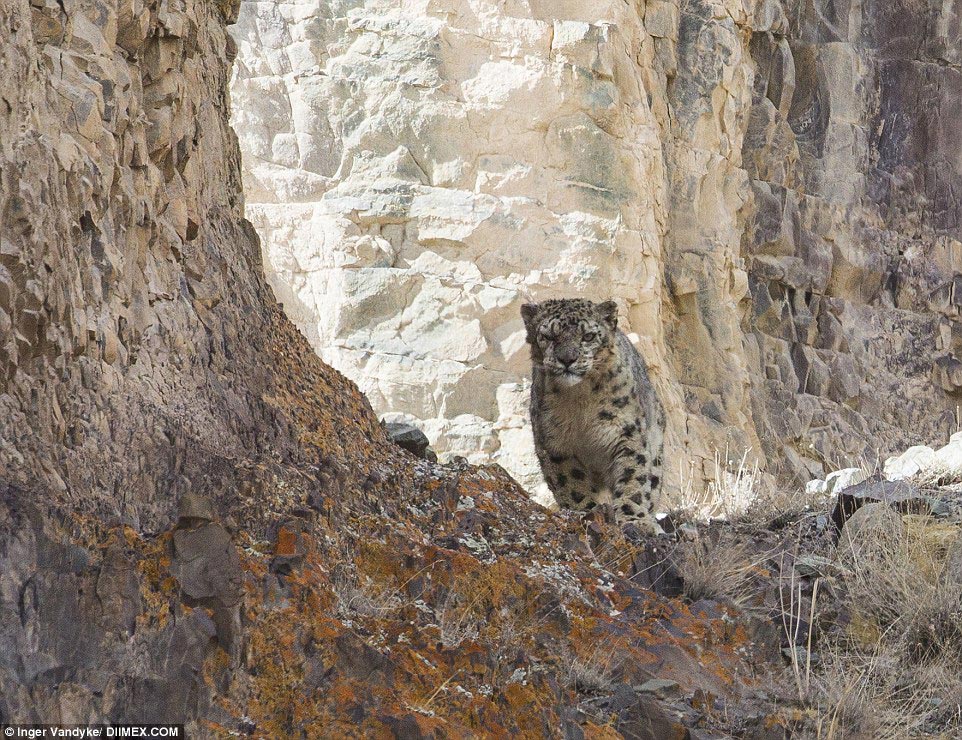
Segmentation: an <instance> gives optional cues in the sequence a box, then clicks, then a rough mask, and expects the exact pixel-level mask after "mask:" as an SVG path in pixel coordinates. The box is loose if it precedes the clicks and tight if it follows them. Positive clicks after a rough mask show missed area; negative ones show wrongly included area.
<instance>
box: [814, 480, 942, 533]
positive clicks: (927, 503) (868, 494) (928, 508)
mask: <svg viewBox="0 0 962 740" xmlns="http://www.w3.org/2000/svg"><path fill="white" fill-rule="evenodd" d="M875 503H881V504H885V505H887V506H893V507H895V508H897V509H898V510H899V511H900V512H902V513H905V514H909V513H916V514H917V513H933V514H937V513H939V511H940V510H941V508H940V505H939V503H938V501H937V500H936V499H933V498H931V497H928V496H925V495H923V494H922V493H921V492H920V491H919V489H918V488H916V487H915V486H914V485H912V484H911V483H909V482H908V481H887V480H869V481H863V482H862V483H858V484H856V485H854V486H851V487H849V488H846V489H844V490H843V491H842V492H841V493H839V495H838V499H837V500H836V503H835V507H834V508H833V509H832V522H834V524H835V527H836V529H838V530H839V531H841V530H842V527H844V526H845V523H846V522H847V521H848V519H849V518H850V517H851V516H852V515H853V514H855V512H856V511H858V510H859V509H860V508H861V507H862V506H864V505H866V504H875Z"/></svg>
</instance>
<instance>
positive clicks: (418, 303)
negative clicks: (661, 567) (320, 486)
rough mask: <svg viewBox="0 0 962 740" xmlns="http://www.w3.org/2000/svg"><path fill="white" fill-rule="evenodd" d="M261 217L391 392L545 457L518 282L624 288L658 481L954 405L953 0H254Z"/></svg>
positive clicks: (248, 137) (831, 449)
mask: <svg viewBox="0 0 962 740" xmlns="http://www.w3.org/2000/svg"><path fill="white" fill-rule="evenodd" d="M234 33H235V36H236V38H237V40H238V47H239V50H240V52H239V58H238V65H237V73H236V78H235V82H234V85H233V88H232V94H233V99H234V105H235V112H234V119H233V120H234V124H235V126H236V128H237V130H238V133H239V136H240V141H241V147H242V151H243V154H244V183H245V186H246V191H247V198H248V205H247V214H248V216H249V217H250V219H251V220H252V221H253V223H254V224H255V226H256V227H257V229H258V231H259V232H260V234H261V236H262V239H263V248H264V254H265V264H266V266H267V271H268V275H269V278H270V280H271V283H272V285H273V286H274V288H275V290H276V292H277V295H278V297H279V299H280V300H281V301H282V302H283V304H284V306H285V309H286V311H287V312H288V314H289V315H290V316H291V317H292V318H293V320H294V321H295V323H297V325H298V326H299V327H300V328H301V330H302V331H304V333H305V334H306V335H307V336H308V338H309V339H310V340H311V342H312V344H313V345H314V347H315V348H316V349H317V350H318V352H319V353H320V354H321V355H322V356H323V357H324V358H325V359H326V360H328V361H329V362H331V363H332V364H333V365H334V366H335V367H338V368H339V369H341V370H342V371H344V372H345V373H346V374H348V375H349V376H350V377H351V378H353V379H354V380H356V381H357V382H358V383H359V384H360V386H361V388H362V389H363V390H364V391H365V393H366V394H367V395H368V397H369V398H370V399H371V402H372V404H373V405H374V408H375V409H376V410H377V411H378V412H379V413H388V412H390V413H393V414H396V415H404V416H406V417H409V418H412V419H416V420H419V423H420V424H421V425H422V426H423V427H424V428H425V429H426V431H427V432H428V435H429V436H430V437H431V438H432V442H433V443H434V444H435V446H436V447H437V448H438V449H439V450H440V451H442V452H443V451H447V452H449V453H458V454H462V455H466V456H468V458H469V459H471V460H475V461H488V460H496V461H498V462H500V463H501V464H503V465H504V466H505V467H506V468H507V469H508V470H509V471H511V472H512V473H513V474H514V475H515V476H516V477H518V479H519V480H521V481H522V482H524V483H525V484H526V485H527V486H528V487H529V488H534V487H535V486H536V485H537V482H538V475H537V470H536V465H535V463H534V460H533V457H532V454H531V452H532V450H531V439H530V432H529V430H528V429H527V428H526V423H525V401H526V393H527V391H526V386H525V379H524V378H525V374H526V372H527V352H526V349H525V348H524V346H523V334H522V331H521V324H520V320H519V317H518V307H519V305H520V304H521V303H522V302H523V301H524V300H526V299H530V298H535V299H541V298H546V297H555V296H571V295H585V296H588V297H595V298H599V297H603V296H613V297H614V298H615V299H616V300H617V301H618V302H619V304H620V306H621V309H622V311H621V313H622V319H623V328H625V329H626V330H629V331H630V332H632V333H634V334H635V335H637V341H638V345H639V347H640V349H641V350H642V351H643V353H644V355H645V356H646V358H647V359H648V361H649V364H650V366H651V367H652V372H653V375H654V377H655V380H656V382H657V383H658V386H659V389H660V391H661V395H662V397H663V399H664V400H665V404H666V406H667V408H668V412H669V423H670V430H669V432H670V433H669V440H668V444H669V449H670V450H672V454H670V455H669V459H673V460H675V464H674V465H673V466H671V470H670V478H669V484H670V485H671V486H674V487H676V488H677V487H678V486H679V485H687V484H688V483H689V482H691V481H694V482H695V484H696V485H697V484H699V483H700V482H702V481H703V480H705V479H710V478H712V477H714V475H715V471H714V469H713V468H714V465H713V459H714V457H715V452H716V451H718V452H720V453H721V454H722V455H726V454H728V455H733V456H735V457H738V456H740V455H741V454H742V453H744V452H745V451H750V457H755V458H757V459H758V460H759V461H760V463H761V464H762V465H763V466H765V467H766V468H767V470H768V471H770V472H772V473H777V474H781V475H782V476H783V477H784V478H785V479H789V480H799V479H807V478H808V477H813V476H816V477H820V476H821V475H822V474H823V473H824V472H827V471H828V470H832V469H835V468H838V467H844V466H845V464H849V465H850V464H853V463H854V464H868V466H869V467H871V465H872V464H873V463H874V462H875V461H876V459H877V458H878V456H879V454H880V453H881V454H882V455H883V456H884V455H885V454H887V453H890V452H892V451H896V450H899V449H901V448H902V447H904V446H905V445H906V444H912V443H917V442H919V441H923V442H931V441H938V440H940V439H942V438H944V437H945V436H947V433H948V432H949V431H951V430H952V429H954V428H955V426H956V422H955V420H954V417H955V416H956V408H957V404H958V401H959V388H960V387H962V371H960V369H959V368H960V365H959V362H960V360H959V358H960V356H962V347H960V344H959V343H960V336H962V334H960V325H959V323H958V303H959V299H958V298H957V296H956V283H957V281H958V279H959V278H958V276H959V274H960V268H962V252H960V250H962V244H960V242H959V231H960V218H959V209H958V203H957V201H958V192H959V183H960V179H959V178H960V174H962V162H960V160H959V157H958V146H957V142H958V140H959V132H958V130H957V128H958V124H957V121H958V119H959V115H958V113H959V111H958V110H957V108H958V106H959V100H960V95H959V94H958V93H959V92H960V91H959V86H960V84H962V81H960V73H959V66H958V64H959V53H960V46H959V22H958V8H957V4H956V3H948V4H944V3H943V4H932V3H929V4H926V3H919V2H911V1H910V0H899V1H898V2H895V3H891V2H881V1H876V0H866V1H865V2H847V1H844V0H843V2H834V1H831V2H830V1H824V2H823V1H822V0H815V1H814V2H801V1H796V0H725V2H709V1H708V0H685V1H684V2H682V1H681V0H667V1H664V2H663V1H662V0H649V1H648V2H640V3H621V2H601V3H586V2H581V3H579V2H554V3H544V2H517V3H508V4H504V3H500V2H474V3H462V2H457V1H456V0H450V1H448V0H438V1H437V2H430V3H392V2H380V1H374V0H372V1H371V2H359V3H323V2H306V3H293V4H277V3H263V2H244V3H242V9H241V15H240V20H239V23H238V25H237V27H236V30H235V32H234Z"/></svg>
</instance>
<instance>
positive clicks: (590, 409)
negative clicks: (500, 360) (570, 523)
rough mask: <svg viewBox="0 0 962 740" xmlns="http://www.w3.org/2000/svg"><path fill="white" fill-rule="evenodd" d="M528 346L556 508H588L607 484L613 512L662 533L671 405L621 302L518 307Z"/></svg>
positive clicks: (538, 432)
mask: <svg viewBox="0 0 962 740" xmlns="http://www.w3.org/2000/svg"><path fill="white" fill-rule="evenodd" d="M521 317H522V318H523V319H524V325H525V329H526V331H527V341H528V344H530V345H531V362H532V378H531V426H532V429H533V432H534V441H535V452H536V453H537V456H538V461H539V462H540V463H541V470H542V472H543V473H544V477H545V481H546V482H547V484H548V487H549V488H550V489H551V492H552V493H553V494H554V497H555V500H556V501H557V502H558V506H559V507H561V508H566V509H575V510H578V511H588V510H590V509H592V508H594V506H595V505H596V504H597V503H598V502H599V497H600V496H601V495H602V494H603V493H604V492H605V491H608V492H610V494H611V501H612V505H613V508H614V510H615V515H616V517H617V518H618V519H619V520H620V521H631V522H634V523H636V524H637V525H638V526H639V527H640V528H642V529H644V530H646V531H649V532H656V533H657V532H660V531H661V528H660V527H659V525H658V524H657V522H656V520H655V518H654V514H653V503H654V498H655V497H656V496H657V495H658V492H659V490H660V488H661V481H662V453H663V448H664V430H665V412H664V408H663V407H662V404H661V401H660V400H659V398H658V394H657V393H656V392H655V389H654V387H653V386H652V384H651V380H650V378H649V376H648V370H647V368H646V367H645V363H644V361H643V360H642V359H641V356H640V355H639V354H638V351H637V350H636V349H635V348H634V346H633V345H632V343H631V341H630V340H629V339H628V337H626V336H625V335H624V334H623V333H622V332H621V331H619V329H618V307H617V304H616V303H615V302H614V301H611V300H609V301H604V302H603V303H594V302H592V301H588V300H583V299H563V300H549V301H544V302H543V303H527V304H525V305H523V306H522V307H521Z"/></svg>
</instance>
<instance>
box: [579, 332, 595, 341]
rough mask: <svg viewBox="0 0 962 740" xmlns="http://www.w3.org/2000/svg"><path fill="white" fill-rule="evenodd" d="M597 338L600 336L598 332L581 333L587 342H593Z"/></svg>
mask: <svg viewBox="0 0 962 740" xmlns="http://www.w3.org/2000/svg"><path fill="white" fill-rule="evenodd" d="M597 338H598V333H597V332H593V331H586V332H585V333H584V334H582V335H581V339H582V341H585V342H593V341H595V340H596V339H597Z"/></svg>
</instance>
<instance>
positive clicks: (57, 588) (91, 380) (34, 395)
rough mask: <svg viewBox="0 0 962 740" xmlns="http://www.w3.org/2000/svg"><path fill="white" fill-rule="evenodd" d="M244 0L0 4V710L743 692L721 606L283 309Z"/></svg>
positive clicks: (135, 712) (193, 709) (414, 725)
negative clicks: (399, 399) (235, 118)
mask: <svg viewBox="0 0 962 740" xmlns="http://www.w3.org/2000/svg"><path fill="white" fill-rule="evenodd" d="M237 10H238V7H237V5H236V4H234V3H230V2H223V3H216V2H206V1H204V0H196V1H194V0H180V1H178V0H147V1H146V2H142V1H141V0H119V1H118V2H102V1H101V0H63V1H62V2H56V1H55V0H50V1H49V2H44V1H43V0H34V2H28V0H2V2H0V28H3V29H4V43H3V44H2V46H0V218H2V229H0V724H4V723H8V722H19V723H33V722H62V723H88V722H118V721H146V722H183V723H186V724H187V727H188V732H189V733H190V736H191V737H218V736H225V735H228V734H231V735H237V734H247V735H253V736H256V737H272V738H273V737H284V736H299V737H304V736H307V737H318V736H328V737H331V736H334V737H337V736H358V735H361V736H372V735H375V736H395V737H419V736H420V737H442V736H444V737H466V736H470V735H475V734H478V733H483V732H487V733H489V734H490V735H492V736H505V735H506V734H518V735H521V736H523V735H527V736H532V737H533V736H541V735H544V734H552V733H555V734H556V733H560V732H563V733H565V735H566V736H569V737H584V736H591V737H615V736H618V735H619V734H620V735H625V734H627V735H631V736H636V737H667V736H675V735H677V736H679V737H680V736H687V735H685V733H687V732H688V730H687V729H686V727H696V726H702V727H709V726H714V725H717V724H718V723H719V722H721V721H722V720H721V719H717V718H714V717H715V716H716V715H717V717H719V718H720V717H721V716H722V715H721V714H719V712H720V711H721V710H720V709H718V708H717V707H721V706H722V704H725V705H726V706H728V705H729V704H730V705H731V706H735V705H736V704H737V705H739V706H741V704H742V703H744V702H751V701H752V700H753V698H754V696H755V693H754V692H755V691H756V689H755V688H754V686H755V684H756V682H757V681H760V680H764V679H765V677H766V676H768V674H769V672H770V671H771V670H773V669H776V668H777V665H776V664H775V663H773V662H772V661H771V658H770V655H768V654H767V653H765V652H764V651H761V650H760V651H759V652H758V654H756V650H755V648H754V647H752V646H751V645H750V644H749V643H748V633H746V631H745V629H744V627H742V626H739V625H737V624H735V623H734V622H733V616H732V615H733V614H734V613H735V612H734V611H733V610H732V609H731V608H728V607H724V606H719V605H718V604H715V603H714V602H705V603H701V604H696V605H686V604H684V603H682V602H680V601H678V600H672V599H669V598H666V597H664V596H658V595H656V594H655V593H653V592H652V591H648V590H645V589H643V588H642V587H641V586H640V585H639V583H638V582H636V581H633V580H631V576H632V574H635V577H636V580H638V579H640V578H641V576H640V574H642V573H645V572H647V571H648V570H650V567H654V566H657V565H658V562H659V561H660V559H661V558H660V557H658V556H657V551H651V550H649V549H647V548H646V547H645V546H644V543H642V542H639V541H638V540H637V538H633V539H626V535H624V534H622V533H620V532H619V531H617V530H616V529H612V528H611V527H609V526H607V525H606V524H605V523H604V521H603V520H602V519H601V518H598V519H597V520H595V521H590V522H587V523H582V522H580V521H579V520H577V519H576V518H571V517H567V516H564V515H555V514H548V513H547V512H546V511H544V510H543V509H540V508H539V507H537V506H536V505H535V504H532V503H531V502H530V501H529V500H528V499H527V496H526V495H525V494H524V493H523V492H522V491H521V490H520V489H519V488H518V487H517V486H516V484H514V483H513V481H511V480H510V479H508V478H507V477H506V476H505V475H504V474H503V472H500V471H499V470H498V469H496V468H494V469H491V470H477V469H472V468H468V467H459V466H453V467H442V466H439V465H436V464H432V463H428V462H426V461H419V460H417V459H415V458H414V457H412V456H410V455H409V454H408V453H407V452H404V451H403V450H401V449H400V448H397V447H393V446H392V445H390V444H389V443H388V442H387V440H386V439H385V437H384V434H383V431H382V429H381V427H380V426H379V425H378V423H377V418H376V417H375V415H374V413H373V412H372V410H371V407H370V405H369V404H368V402H367V400H366V399H365V398H364V397H363V396H362V395H361V394H360V393H359V392H358V390H357V388H356V387H355V386H354V385H353V384H352V383H350V382H349V381H347V380H346V379H345V378H344V377H343V376H341V375H340V374H338V373H337V372H336V371H334V370H332V369H331V368H329V367H328V366H326V365H324V364H323V363H322V362H321V361H320V360H319V359H318V358H317V357H316V355H315V354H314V353H313V351H312V350H311V348H310V347H309V346H308V344H307V343H306V341H305V340H304V339H303V338H302V337H301V335H300V334H299V333H298V332H297V331H296V329H295V328H294V327H293V326H292V325H291V324H290V322H289V321H288V320H287V319H286V318H285V317H284V316H283V314H282V313H281V311H280V309H279V308H278V306H277V305H276V304H275V302H274V299H273V296H272V294H271V292H270V290H269V288H268V287H267V286H266V283H265V281H264V277H263V273H262V268H261V265H260V255H259V249H258V242H257V238H256V235H255V234H254V232H253V230H252V229H251V227H250V225H249V224H248V223H247V222H246V221H244V219H243V216H242V208H243V199H242V195H241V189H240V167H239V151H238V148H237V145H236V141H235V138H234V135H233V133H232V131H231V129H230V127H229V125H228V115H229V105H228V96H227V95H228V94H227V84H228V74H229V68H230V61H231V59H232V58H233V56H234V54H235V46H234V44H233V41H232V40H231V38H230V37H229V36H228V35H227V33H226V26H227V24H228V23H229V22H231V21H232V20H233V18H234V17H235V14H236V12H237ZM586 527H587V529H586ZM652 552H654V553H655V557H654V559H652V557H651V554H652ZM659 567H660V566H659ZM654 572H658V570H657V567H656V570H655V571H654ZM653 582H654V581H653V577H648V580H647V581H643V583H647V584H648V585H651V584H652V583H653ZM682 636H683V637H684V639H679V638H680V637H682ZM653 677H658V678H660V679H662V683H657V682H656V684H654V685H653V686H654V688H653V689H652V688H651V687H649V688H648V689H645V690H641V689H639V690H638V691H636V690H635V689H633V688H632V687H633V686H636V685H637V686H644V685H645V684H646V682H647V681H648V680H650V679H652V678H653ZM672 685H674V686H676V687H678V689H679V692H681V693H680V694H679V696H680V697H681V698H678V699H677V700H676V699H672V700H668V699H666V698H664V697H661V696H659V694H658V693H657V692H659V691H663V690H664V688H665V686H672ZM659 687H660V688H659ZM698 692H701V693H698ZM696 694H697V696H699V697H701V699H700V700H698V701H700V702H701V703H700V704H699V703H698V701H695V700H693V699H692V698H691V697H693V696H695V695H696ZM586 697H592V698H591V702H593V703H589V704H584V703H583V702H584V700H585V699H586ZM716 704H717V707H716ZM697 707H701V709H698V708H697ZM758 718H759V722H761V720H762V718H763V716H762V715H759V717H758ZM773 721H775V722H776V723H777V722H779V721H781V720H779V719H778V718H777V717H776V719H775V720H773ZM619 727H620V728H621V729H620V730H619V729H617V728H619Z"/></svg>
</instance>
